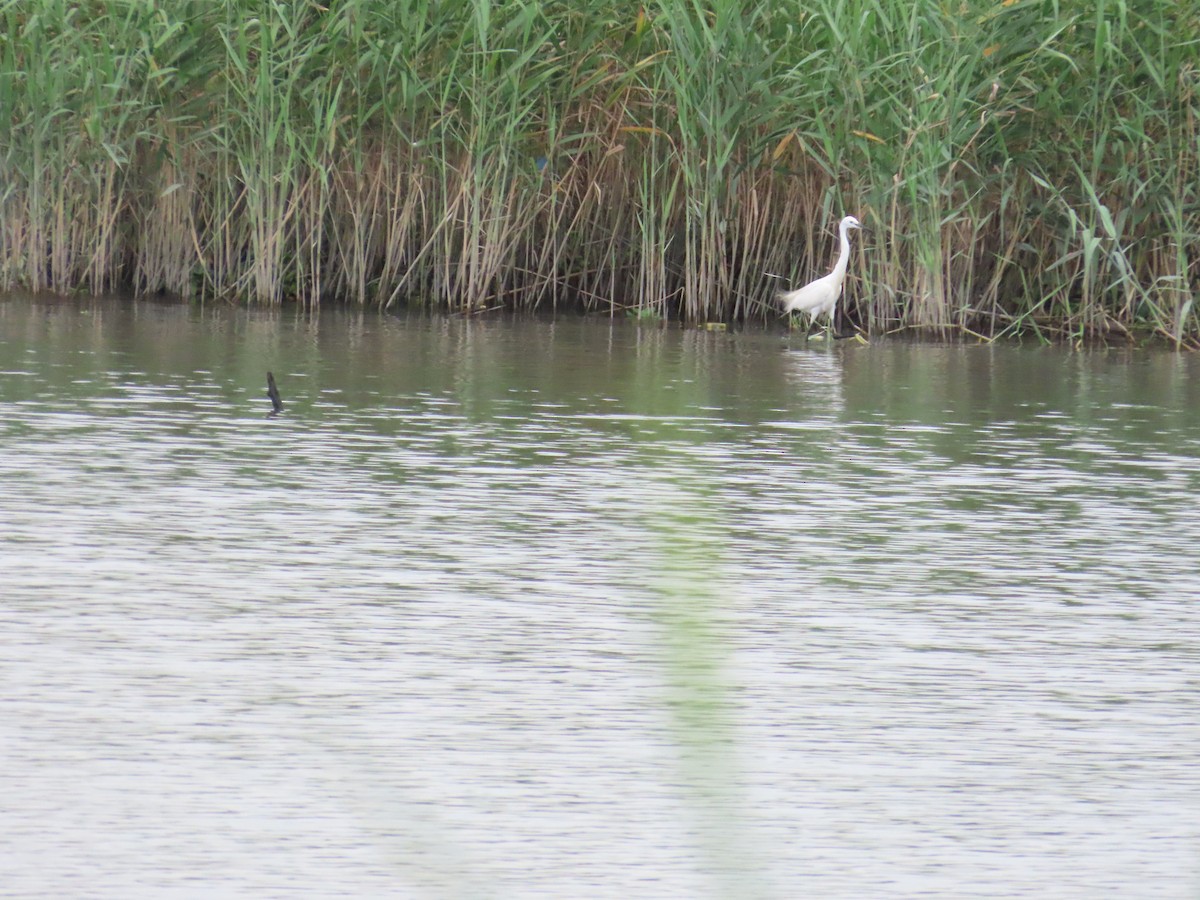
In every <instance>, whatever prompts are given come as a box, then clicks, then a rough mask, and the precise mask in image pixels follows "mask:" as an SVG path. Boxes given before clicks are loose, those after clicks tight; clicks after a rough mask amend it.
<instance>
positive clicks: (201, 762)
mask: <svg viewBox="0 0 1200 900" xmlns="http://www.w3.org/2000/svg"><path fill="white" fill-rule="evenodd" d="M1198 365H1200V363H1198V361H1197V360H1196V359H1195V358H1194V357H1191V356H1186V355H1176V354H1172V353H1169V352H1159V351H1137V352H1134V351H1127V350H1112V349H1110V350H1094V351H1086V352H1072V351H1069V350H1065V349H1059V348H1038V347H1023V348H1018V347H986V346H931V345H914V344H908V343H898V342H886V341H876V342H875V343H874V344H872V345H870V346H862V345H860V344H858V343H855V342H853V341H838V342H836V343H832V344H830V343H824V342H821V343H817V342H813V343H809V344H806V343H805V342H804V341H803V340H802V339H800V338H798V337H787V336H783V335H780V334H778V333H762V332H752V333H744V334H734V333H729V334H716V333H707V332H696V331H681V330H678V329H675V328H670V327H668V328H663V329H659V328H645V327H642V328H639V327H636V326H633V325H631V324H629V323H626V322H622V321H617V322H609V321H607V320H600V321H595V320H580V319H574V318H570V319H563V318H560V319H559V320H558V321H556V322H553V323H550V322H545V321H516V322H513V321H508V320H476V321H466V320H461V319H449V320H447V319H423V318H410V319H405V318H394V317H380V316H377V315H374V314H358V313H340V314H338V313H325V314H322V315H321V316H319V317H315V318H313V317H304V316H300V315H297V314H294V313H289V312H285V313H276V314H272V313H266V312H251V313H247V312H245V311H236V310H230V309H226V308H185V307H178V306H164V305H155V304H151V303H144V302H129V301H126V302H110V301H93V302H82V301H70V302H67V301H39V302H30V301H27V300H23V299H20V298H8V299H6V300H3V301H0V685H2V687H3V689H2V691H0V759H2V760H3V765H2V766H0V895H3V896H54V897H60V896H72V897H90V896H103V897H122V898H138V897H153V898H158V897H214V896H221V897H226V896H228V897H253V898H263V897H298V896H303V897H335V896H373V897H500V898H509V897H514V898H524V897H589V898H591V897H595V898H607V897H683V896H695V897H705V896H712V897H797V896H813V897H831V898H863V897H913V896H918V895H919V896H932V897H973V896H979V897H1011V896H1018V897H1039V898H1042V897H1079V898H1094V897H1101V896H1110V897H1117V896H1121V897H1156V898H1158V897H1170V898H1184V897H1192V898H1194V897H1197V896H1200V765H1198V762H1200V760H1198V759H1197V748H1198V747H1200V611H1198V607H1197V598H1198V596H1200V575H1198V574H1197V562H1198V561H1200V553H1198V551H1197V539H1198V537H1200V511H1198V509H1197V494H1198V489H1200V474H1198V471H1197V459H1198V457H1200V403H1198V401H1200V396H1198V395H1200V382H1198V381H1197V374H1198V371H1197V368H1198ZM267 369H271V370H272V371H273V372H274V373H275V375H276V377H277V379H278V382H279V385H280V390H281V392H282V393H283V398H284V402H285V404H286V412H285V415H284V416H282V417H279V418H274V419H270V418H266V417H265V415H264V414H265V413H266V412H267V411H268V410H269V408H270V406H269V403H268V401H267V399H266V397H265V373H266V371H267Z"/></svg>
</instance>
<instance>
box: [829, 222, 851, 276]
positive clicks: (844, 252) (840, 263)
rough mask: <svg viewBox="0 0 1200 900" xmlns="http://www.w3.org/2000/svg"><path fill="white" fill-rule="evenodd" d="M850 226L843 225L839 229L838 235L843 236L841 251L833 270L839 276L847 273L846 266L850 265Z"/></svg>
mask: <svg viewBox="0 0 1200 900" xmlns="http://www.w3.org/2000/svg"><path fill="white" fill-rule="evenodd" d="M849 230H850V229H849V228H847V227H846V226H845V225H843V226H842V227H841V228H840V229H838V235H839V236H840V237H841V245H842V249H841V252H840V253H838V258H837V262H836V263H834V266H833V271H834V273H836V274H837V275H838V276H839V277H840V276H843V275H845V274H846V267H847V266H848V265H850V235H849V234H848V232H849Z"/></svg>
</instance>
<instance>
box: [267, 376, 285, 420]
mask: <svg viewBox="0 0 1200 900" xmlns="http://www.w3.org/2000/svg"><path fill="white" fill-rule="evenodd" d="M267 396H268V397H270V398H271V407H272V409H271V411H270V412H269V413H267V418H268V419H273V418H274V417H275V416H277V415H279V414H280V413H281V412H283V400H281V399H280V397H279V388H277V387H275V376H274V375H272V374H271V373H270V372H268V373H267Z"/></svg>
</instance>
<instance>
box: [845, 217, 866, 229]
mask: <svg viewBox="0 0 1200 900" xmlns="http://www.w3.org/2000/svg"><path fill="white" fill-rule="evenodd" d="M842 227H843V228H862V222H860V221H858V219H856V218H854V216H846V218H844V219H842Z"/></svg>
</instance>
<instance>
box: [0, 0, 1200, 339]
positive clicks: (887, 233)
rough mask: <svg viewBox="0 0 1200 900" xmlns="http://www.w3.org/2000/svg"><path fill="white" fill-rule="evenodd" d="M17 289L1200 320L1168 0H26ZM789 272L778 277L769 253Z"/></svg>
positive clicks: (8, 28) (1190, 162)
mask: <svg viewBox="0 0 1200 900" xmlns="http://www.w3.org/2000/svg"><path fill="white" fill-rule="evenodd" d="M0 27H2V28H3V32H2V33H3V34H4V35H5V38H4V40H2V41H0V113H2V115H3V121H4V122H5V123H6V125H8V126H9V127H7V128H6V129H0V287H8V288H12V287H28V288H33V289H36V290H53V291H69V290H75V289H84V290H90V291H103V290H108V289H112V288H120V287H132V288H134V289H136V290H138V291H141V292H157V291H163V292H169V293H173V294H178V295H181V296H185V297H218V298H232V299H247V300H252V301H259V302H266V303H279V302H284V301H295V302H298V303H302V304H305V305H307V306H315V305H317V304H319V303H321V302H324V301H328V300H347V301H350V302H355V303H360V304H378V305H381V306H387V305H390V304H394V303H408V304H419V305H426V306H429V307H431V308H436V309H445V310H455V311H463V312H467V311H474V310H480V309H488V308H493V307H497V306H503V307H507V308H519V309H533V308H544V307H555V306H558V305H559V304H563V303H581V304H583V305H584V306H585V307H586V308H588V309H593V310H603V311H607V312H611V313H618V312H622V311H623V310H626V309H636V310H647V311H652V312H654V313H655V314H658V315H664V316H667V317H672V318H681V319H685V320H689V321H706V320H712V319H727V318H739V319H755V320H766V321H775V320H776V319H777V315H778V312H777V307H776V305H775V304H774V301H773V295H774V292H775V291H776V290H778V289H779V288H781V287H784V286H787V285H794V284H797V283H800V282H802V281H804V280H806V279H808V278H811V277H813V276H815V275H817V274H819V273H821V272H822V271H824V270H825V269H827V268H828V266H829V265H830V262H831V256H832V253H833V239H832V230H833V226H834V224H835V223H836V221H837V220H838V218H840V217H841V216H842V215H843V214H845V213H850V212H852V213H855V214H856V215H858V216H859V217H860V218H862V219H864V221H865V222H866V224H868V225H869V226H871V227H872V228H873V232H872V234H871V235H870V236H868V237H866V238H865V239H864V240H863V241H862V242H861V243H860V245H859V246H858V247H856V249H855V255H854V260H853V263H852V267H851V270H850V272H851V277H850V279H849V281H848V286H847V295H846V314H847V316H848V317H849V318H850V319H851V320H852V321H854V322H856V323H858V324H860V325H862V326H863V327H864V328H866V329H868V330H870V331H872V332H883V331H890V330H896V329H922V330H934V331H942V332H947V331H969V332H979V333H985V334H1008V333H1033V334H1042V335H1058V336H1063V337H1072V338H1082V337H1084V336H1087V335H1089V334H1095V333H1105V334H1111V333H1113V332H1118V333H1120V332H1126V331H1130V330H1132V329H1139V328H1140V329H1149V330H1153V331H1156V332H1158V333H1160V334H1162V335H1164V336H1167V337H1169V338H1170V339H1172V340H1174V341H1176V342H1178V343H1180V344H1185V343H1186V344H1189V345H1191V344H1194V343H1195V342H1196V341H1197V339H1198V336H1200V313H1198V311H1197V309H1196V305H1195V303H1194V300H1195V296H1196V292H1197V287H1198V283H1200V274H1198V272H1197V266H1198V265H1200V249H1198V248H1200V198H1198V196H1197V193H1198V192H1200V171H1198V170H1200V165H1198V163H1200V128H1198V125H1197V123H1198V121H1200V115H1198V111H1200V103H1198V101H1197V87H1198V84H1200V66H1198V65H1197V63H1196V60H1197V59H1198V58H1200V14H1198V13H1197V12H1196V11H1195V9H1194V8H1193V7H1191V6H1189V5H1187V4H1177V3H1173V2H1170V0H1120V2H1118V0H1101V2H1099V3H1095V2H1091V3H1086V4H1085V3H1082V2H1080V0H1059V2H1054V0H999V2H988V3H983V2H974V0H971V2H966V3H962V4H950V5H947V4H942V3H939V2H933V0H917V2H900V0H838V2H834V0H816V2H807V0H805V2H801V0H784V2H779V0H775V2H766V0H759V2H756V0H740V2H734V0H715V2H710V3H706V4H697V3H695V2H694V0H658V2H656V3H654V4H649V5H638V4H629V3H623V2H622V3H618V2H615V0H572V2H569V3H568V2H565V0H546V2H541V3H534V2H532V0H511V2H506V3H496V2H491V0H440V2H436V3H435V2H433V0H344V2H327V3H324V4H317V3H315V2H298V3H293V2H281V0H274V2H270V0H255V2H251V0H226V2H223V3H218V2H210V0H175V2H172V3H166V2H160V0H112V2H105V3H100V2H95V0H91V2H74V3H69V2H66V0H20V2H17V0H0ZM768 273H770V274H774V275H778V276H781V278H772V277H769V274H768Z"/></svg>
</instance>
